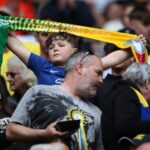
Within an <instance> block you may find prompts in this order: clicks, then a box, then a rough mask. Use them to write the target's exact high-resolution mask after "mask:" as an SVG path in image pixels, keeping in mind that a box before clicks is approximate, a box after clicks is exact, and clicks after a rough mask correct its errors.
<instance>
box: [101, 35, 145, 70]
mask: <svg viewBox="0 0 150 150" xmlns="http://www.w3.org/2000/svg"><path fill="white" fill-rule="evenodd" d="M139 38H140V39H141V41H142V42H143V44H144V45H145V46H146V45H147V41H146V38H145V37H144V36H143V35H142V34H140V35H139ZM128 49H129V48H128ZM128 49H126V50H116V51H114V52H112V53H110V54H109V55H107V56H105V57H103V58H102V62H103V68H104V69H107V68H110V67H113V66H116V65H119V64H120V63H122V62H124V61H125V60H127V59H128V58H129V57H130V56H132V54H131V51H130V49H129V50H128Z"/></svg>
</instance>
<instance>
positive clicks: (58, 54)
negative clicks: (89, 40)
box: [47, 33, 78, 66]
mask: <svg viewBox="0 0 150 150" xmlns="http://www.w3.org/2000/svg"><path fill="white" fill-rule="evenodd" d="M47 47H48V53H49V59H50V61H51V62H52V63H54V64H56V65H58V66H63V65H64V64H65V63H66V61H67V60H68V58H69V57H70V55H71V54H73V53H74V52H76V51H77V48H78V38H77V37H76V36H74V35H71V34H68V33H53V34H51V35H50V36H49V38H48V40H47Z"/></svg>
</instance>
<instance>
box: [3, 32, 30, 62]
mask: <svg viewBox="0 0 150 150" xmlns="http://www.w3.org/2000/svg"><path fill="white" fill-rule="evenodd" d="M6 46H7V47H8V49H9V50H11V51H12V52H13V53H14V54H15V55H17V56H18V57H19V58H20V59H21V60H22V61H23V62H24V63H25V64H26V65H27V63H28V59H29V57H30V54H31V52H30V51H28V50H27V49H26V48H25V47H24V45H23V44H22V43H21V41H20V40H19V39H17V37H15V36H14V35H12V34H9V35H8V39H7V44H6Z"/></svg>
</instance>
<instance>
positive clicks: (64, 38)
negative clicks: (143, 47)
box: [7, 33, 145, 85]
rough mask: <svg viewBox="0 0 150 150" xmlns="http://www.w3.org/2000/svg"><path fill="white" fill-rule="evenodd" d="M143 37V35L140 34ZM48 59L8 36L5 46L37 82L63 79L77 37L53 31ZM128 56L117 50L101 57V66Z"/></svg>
mask: <svg viewBox="0 0 150 150" xmlns="http://www.w3.org/2000/svg"><path fill="white" fill-rule="evenodd" d="M140 38H141V39H143V42H144V40H145V38H144V37H143V36H140ZM47 46H48V54H49V60H47V59H45V58H43V57H41V56H37V55H35V54H33V53H31V52H30V51H29V50H27V49H26V48H25V47H24V46H23V44H22V43H21V42H20V41H19V40H18V39H17V38H16V37H14V36H13V35H9V36H8V40H7V47H8V48H9V49H10V50H11V51H12V52H13V53H14V54H16V55H17V56H18V57H19V58H20V59H21V60H22V61H23V62H24V63H25V64H26V65H27V66H28V67H29V68H30V69H31V70H32V71H33V72H34V73H35V75H36V76H37V79H38V84H47V85H52V84H61V83H62V82H63V81H64V67H63V66H64V65H65V63H66V61H67V60H68V58H69V57H70V55H71V54H72V53H74V52H76V51H78V49H77V47H78V38H77V37H76V36H74V35H71V34H68V33H53V34H51V35H50V36H49V38H48V40H47ZM129 56H130V53H129V52H128V51H123V50H118V51H115V52H113V53H111V54H109V55H107V56H106V57H104V58H102V62H103V68H104V69H106V68H109V67H111V66H114V65H117V64H119V63H121V62H123V61H124V60H126V59H127V58H128V57H129Z"/></svg>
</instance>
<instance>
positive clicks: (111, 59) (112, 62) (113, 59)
mask: <svg viewBox="0 0 150 150" xmlns="http://www.w3.org/2000/svg"><path fill="white" fill-rule="evenodd" d="M130 56H131V53H130V50H117V51H114V52H112V53H110V54H109V55H107V56H105V57H103V58H102V62H103V68H104V69H107V68H111V67H113V66H116V65H118V64H120V63H122V62H124V61H125V60H127V59H128V58H129V57H130Z"/></svg>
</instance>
